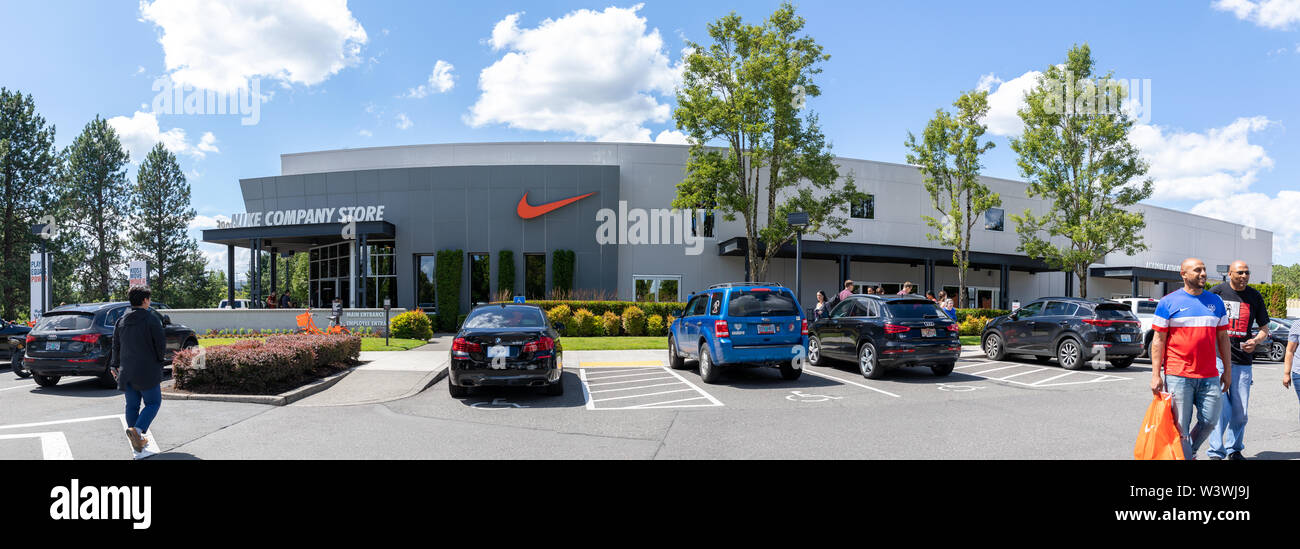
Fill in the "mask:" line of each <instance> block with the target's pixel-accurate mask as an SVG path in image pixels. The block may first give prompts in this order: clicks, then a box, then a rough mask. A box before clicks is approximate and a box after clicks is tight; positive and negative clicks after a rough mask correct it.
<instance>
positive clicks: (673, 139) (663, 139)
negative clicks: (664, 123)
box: [655, 130, 691, 145]
mask: <svg viewBox="0 0 1300 549" xmlns="http://www.w3.org/2000/svg"><path fill="white" fill-rule="evenodd" d="M690 140H691V138H690V137H689V136H687V135H686V134H684V133H682V132H679V131H677V130H664V131H662V132H659V135H658V136H657V137H655V143H664V144H668V145H690V144H691V141H690Z"/></svg>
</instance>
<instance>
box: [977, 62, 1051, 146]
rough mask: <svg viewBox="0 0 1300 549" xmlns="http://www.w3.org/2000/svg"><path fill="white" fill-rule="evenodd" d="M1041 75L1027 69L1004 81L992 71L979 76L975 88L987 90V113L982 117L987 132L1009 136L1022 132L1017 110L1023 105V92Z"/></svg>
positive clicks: (1022, 123) (1033, 84)
mask: <svg viewBox="0 0 1300 549" xmlns="http://www.w3.org/2000/svg"><path fill="white" fill-rule="evenodd" d="M1042 75H1043V73H1041V72H1038V71H1029V72H1026V73H1025V74H1022V75H1020V76H1017V77H1015V78H1012V79H1011V80H1006V81H1003V80H1002V79H1000V78H998V77H996V76H994V75H993V74H992V73H989V74H986V75H983V76H981V77H980V81H979V84H978V85H977V86H976V89H979V90H982V91H987V92H989V113H988V115H987V116H985V117H984V123H985V124H986V125H988V127H989V129H988V131H989V133H991V134H993V135H1002V136H1011V137H1019V136H1020V134H1021V133H1024V131H1025V124H1024V122H1022V121H1021V120H1020V115H1019V114H1018V113H1017V111H1019V110H1020V109H1021V108H1023V107H1024V105H1025V94H1026V93H1028V92H1029V91H1030V90H1033V89H1034V87H1036V86H1038V77H1040V76H1042ZM995 87H996V89H994V88H995Z"/></svg>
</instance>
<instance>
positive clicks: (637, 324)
mask: <svg viewBox="0 0 1300 549" xmlns="http://www.w3.org/2000/svg"><path fill="white" fill-rule="evenodd" d="M623 331H624V332H627V335H630V336H643V335H645V311H642V310H641V308H640V307H637V306H636V305H632V306H630V307H628V308H626V309H623Z"/></svg>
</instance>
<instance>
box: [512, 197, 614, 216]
mask: <svg viewBox="0 0 1300 549" xmlns="http://www.w3.org/2000/svg"><path fill="white" fill-rule="evenodd" d="M593 194H596V193H587V194H584V195H582V196H575V197H573V198H566V199H564V200H556V201H555V202H551V203H549V204H542V205H541V206H530V205H528V193H527V192H526V191H525V192H524V196H523V197H522V198H520V199H519V207H518V208H516V211H517V212H518V213H519V217H522V218H524V219H533V218H535V217H541V216H543V215H546V214H548V213H551V212H553V211H555V210H558V209H560V208H563V207H565V206H568V205H569V204H572V203H574V202H577V201H579V200H582V199H584V198H587V197H588V196H591V195H593Z"/></svg>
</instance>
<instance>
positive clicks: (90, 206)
mask: <svg viewBox="0 0 1300 549" xmlns="http://www.w3.org/2000/svg"><path fill="white" fill-rule="evenodd" d="M65 157H66V158H67V168H66V170H65V173H64V177H63V186H62V193H61V194H62V200H61V201H60V203H61V204H62V206H63V209H62V212H61V214H60V215H59V216H57V218H58V222H59V225H60V229H61V231H64V232H66V233H67V234H68V237H69V246H68V249H67V250H65V252H64V253H65V254H68V255H67V256H66V258H65V259H67V260H69V261H74V262H75V263H76V267H75V268H74V272H73V276H74V277H75V278H76V283H77V293H78V296H79V299H78V300H79V301H83V302H94V301H104V300H108V299H112V298H113V297H114V296H115V295H117V296H120V295H122V294H124V293H125V292H124V290H125V286H126V278H125V277H124V276H123V271H124V270H125V269H124V268H125V266H126V262H125V259H124V257H125V256H124V253H123V252H124V250H125V239H124V238H123V229H124V228H125V227H126V226H127V220H128V219H129V216H130V213H131V191H132V188H131V184H130V181H129V180H128V179H127V172H126V165H127V163H128V162H129V161H130V159H131V157H130V154H128V153H127V152H126V150H124V149H123V148H122V143H121V141H119V140H118V137H117V132H116V131H114V130H113V127H112V126H109V125H108V121H107V120H104V119H103V118H100V117H99V116H98V115H96V116H95V119H94V120H93V121H91V122H90V123H89V124H86V127H85V129H84V130H82V132H81V135H78V136H77V139H76V140H75V141H73V143H72V145H70V146H69V147H68V150H67V151H66V152H65Z"/></svg>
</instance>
